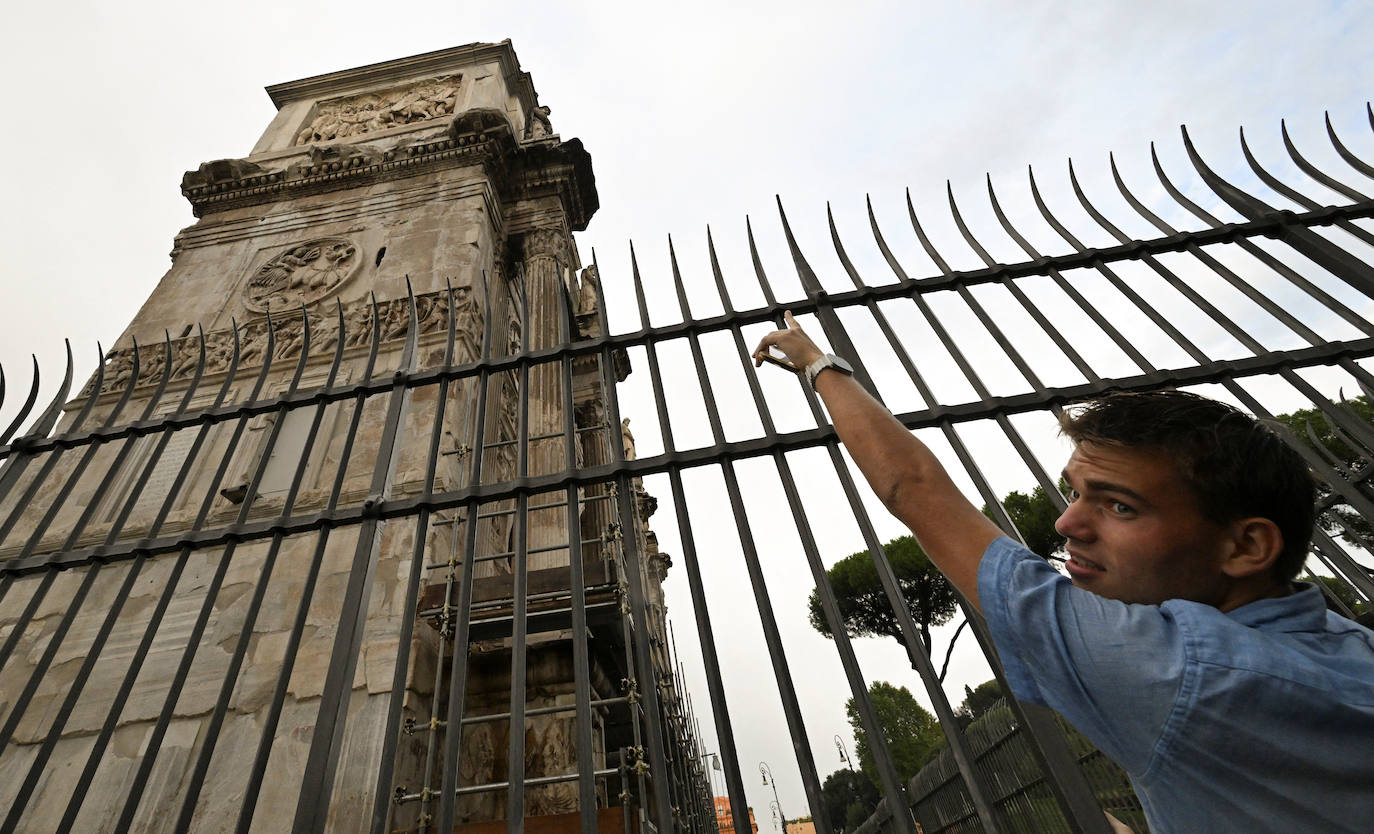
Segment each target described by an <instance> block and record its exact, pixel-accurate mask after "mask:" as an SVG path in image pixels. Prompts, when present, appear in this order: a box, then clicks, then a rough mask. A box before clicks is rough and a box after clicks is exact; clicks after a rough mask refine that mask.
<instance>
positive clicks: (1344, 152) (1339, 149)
mask: <svg viewBox="0 0 1374 834" xmlns="http://www.w3.org/2000/svg"><path fill="white" fill-rule="evenodd" d="M1323 115H1324V116H1325V117H1326V136H1327V138H1329V139H1330V140H1331V146H1332V147H1333V148H1335V149H1336V153H1337V154H1339V155H1340V157H1341V159H1344V160H1345V161H1346V162H1347V163H1349V164H1350V167H1351V168H1354V169H1355V170H1356V171H1359V172H1360V173H1361V174H1364V175H1365V176H1366V177H1374V165H1370V164H1369V163H1367V162H1365V161H1364V160H1363V159H1360V158H1359V157H1358V156H1355V154H1354V153H1353V152H1352V151H1351V150H1350V149H1349V148H1347V147H1346V146H1345V143H1343V142H1342V141H1341V140H1340V139H1339V138H1338V137H1337V136H1336V129H1335V128H1334V127H1332V126H1331V113H1330V112H1329V111H1328V112H1326V113H1324V114H1323Z"/></svg>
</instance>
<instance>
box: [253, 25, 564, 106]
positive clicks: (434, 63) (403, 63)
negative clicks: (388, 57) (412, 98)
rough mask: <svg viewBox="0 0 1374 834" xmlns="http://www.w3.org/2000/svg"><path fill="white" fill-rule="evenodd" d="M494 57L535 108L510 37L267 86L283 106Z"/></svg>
mask: <svg viewBox="0 0 1374 834" xmlns="http://www.w3.org/2000/svg"><path fill="white" fill-rule="evenodd" d="M493 60H495V61H497V62H498V63H499V64H500V66H501V74H502V75H503V76H504V77H505V79H506V85H507V87H508V88H509V89H510V90H511V92H513V93H515V94H516V95H518V96H519V97H520V99H521V102H522V104H524V105H525V108H526V109H527V110H529V109H532V108H533V107H534V105H535V101H536V100H537V94H536V93H535V90H534V82H533V81H532V80H531V79H530V75H529V73H527V72H523V71H521V69H520V59H519V58H517V57H516V55H515V49H514V47H512V46H511V42H510V40H504V41H501V42H500V43H470V44H467V45H465V46H455V47H450V48H449V49H440V50H438V51H435V52H426V53H424V54H421V55H412V56H410V57H408V58H397V59H396V60H394V61H383V62H381V63H378V64H368V65H367V66H362V67H355V68H353V69H348V70H342V71H340V72H331V73H326V74H324V75H315V76H311V77H309V78H302V79H300V80H298V81H287V82H285V83H282V84H273V85H272V86H270V87H267V88H266V89H267V95H268V96H269V97H271V99H272V103H273V104H274V105H276V107H277V109H278V110H280V109H281V108H282V107H283V106H285V105H286V104H289V103H290V102H293V101H300V100H302V99H319V98H329V97H332V96H336V95H342V94H345V93H350V92H361V91H363V90H364V89H366V88H369V87H375V86H378V85H382V84H388V83H393V82H399V81H405V80H408V79H412V78H416V77H419V76H422V75H428V74H435V73H441V72H452V71H455V70H461V69H463V68H464V67H470V66H473V65H476V64H481V63H487V62H489V61H493Z"/></svg>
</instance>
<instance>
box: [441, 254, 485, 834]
mask: <svg viewBox="0 0 1374 834" xmlns="http://www.w3.org/2000/svg"><path fill="white" fill-rule="evenodd" d="M482 295H483V304H484V305H485V315H484V316H483V327H482V330H483V336H482V362H483V365H481V366H480V370H479V371H478V373H477V408H476V412H475V414H474V416H473V427H472V436H473V441H472V449H473V455H472V473H471V476H470V477H469V479H468V483H469V484H471V485H473V486H476V485H477V484H480V483H481V482H482V459H483V458H484V457H486V455H485V454H484V453H483V449H484V441H485V439H486V438H485V434H486V420H487V396H488V392H487V388H488V380H489V379H490V371H488V370H487V369H486V367H485V362H486V360H488V359H490V358H491V334H492V314H493V312H494V309H493V305H492V303H491V284H490V282H488V281H487V279H486V273H483V292H482ZM480 507H481V503H480V502H479V501H478V500H477V499H475V498H474V499H471V500H469V501H468V503H467V506H466V508H465V509H464V511H463V525H464V541H463V550H464V553H463V562H462V565H463V578H462V582H461V583H460V585H459V591H458V610H457V617H456V619H454V620H450V621H451V622H453V623H454V638H453V668H452V672H451V673H450V677H449V691H448V712H447V715H446V717H445V724H444V726H445V728H446V729H445V737H444V768H443V773H444V776H443V781H442V786H441V788H440V791H439V822H438V826H437V830H438V831H441V832H444V834H447V832H450V831H452V830H453V826H454V816H455V813H454V812H455V810H456V809H455V805H456V802H455V800H456V799H457V788H458V757H459V753H460V752H461V751H462V743H463V713H464V706H465V704H464V699H465V698H466V696H467V679H468V642H469V635H470V628H471V624H472V586H473V574H474V573H476V568H475V561H474V560H475V559H476V556H477V516H478V510H479V509H480ZM453 529H454V536H455V539H456V537H457V535H458V533H457V531H458V519H457V517H456V516H455V517H454V521H453ZM450 570H452V568H450ZM451 590H452V582H450V583H449V586H448V587H447V588H446V593H445V596H444V613H445V614H449V613H450V611H449V608H450V595H449V592H451ZM440 663H441V665H442V659H441V660H440ZM438 697H439V691H438V690H437V689H436V690H435V700H436V703H437V700H438ZM425 787H428V783H426V785H425Z"/></svg>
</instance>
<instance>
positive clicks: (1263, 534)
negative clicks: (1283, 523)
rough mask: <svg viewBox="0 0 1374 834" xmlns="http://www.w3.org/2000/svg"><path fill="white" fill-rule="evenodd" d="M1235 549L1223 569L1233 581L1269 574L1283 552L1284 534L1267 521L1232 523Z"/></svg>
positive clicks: (1222, 566)
mask: <svg viewBox="0 0 1374 834" xmlns="http://www.w3.org/2000/svg"><path fill="white" fill-rule="evenodd" d="M1230 528H1231V543H1232V545H1233V549H1232V550H1231V553H1230V555H1228V556H1227V557H1226V560H1225V561H1224V562H1223V563H1222V565H1221V570H1222V572H1223V573H1225V574H1226V575H1227V576H1229V577H1231V578H1232V579H1244V578H1246V577H1250V576H1256V575H1258V574H1262V573H1266V572H1268V571H1269V570H1270V569H1271V568H1273V566H1274V561H1275V560H1276V559H1278V558H1279V553H1280V551H1282V550H1283V533H1281V532H1280V531H1279V526H1278V525H1277V524H1275V523H1274V522H1273V521H1270V520H1269V519H1267V518H1242V519H1240V520H1239V521H1235V522H1232V524H1231V525H1230Z"/></svg>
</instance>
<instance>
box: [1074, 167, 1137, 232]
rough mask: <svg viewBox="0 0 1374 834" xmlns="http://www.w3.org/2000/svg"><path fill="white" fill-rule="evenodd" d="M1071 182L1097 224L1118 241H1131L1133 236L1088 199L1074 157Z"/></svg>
mask: <svg viewBox="0 0 1374 834" xmlns="http://www.w3.org/2000/svg"><path fill="white" fill-rule="evenodd" d="M1069 182H1070V183H1071V184H1072V185H1073V193H1074V196H1076V197H1078V202H1079V203H1081V204H1082V205H1083V210H1084V211H1086V212H1087V213H1088V215H1089V216H1090V217H1092V219H1093V220H1095V221H1096V222H1097V225H1099V226H1101V227H1102V228H1103V229H1105V230H1106V232H1107V233H1108V234H1110V235H1111V236H1112V237H1114V238H1116V239H1117V242H1118V243H1130V242H1131V238H1130V237H1129V236H1128V235H1127V234H1126V233H1125V232H1123V231H1121V230H1120V229H1118V228H1117V227H1116V224H1114V223H1112V221H1110V220H1108V219H1107V218H1106V216H1104V215H1103V214H1102V212H1100V211H1098V210H1097V207H1096V206H1094V205H1093V204H1092V202H1090V201H1089V200H1088V195H1087V194H1084V193H1083V187H1082V186H1081V185H1079V184H1078V175H1077V173H1075V172H1074V169H1073V160H1072V159H1070V160H1069Z"/></svg>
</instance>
